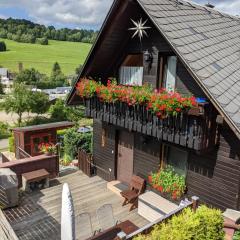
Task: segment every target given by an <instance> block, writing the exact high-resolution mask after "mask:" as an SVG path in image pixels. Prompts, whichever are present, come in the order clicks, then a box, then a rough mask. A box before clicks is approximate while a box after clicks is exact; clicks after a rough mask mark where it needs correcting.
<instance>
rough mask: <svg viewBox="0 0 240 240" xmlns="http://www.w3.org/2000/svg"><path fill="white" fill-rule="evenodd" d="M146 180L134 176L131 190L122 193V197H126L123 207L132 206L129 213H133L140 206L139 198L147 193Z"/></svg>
mask: <svg viewBox="0 0 240 240" xmlns="http://www.w3.org/2000/svg"><path fill="white" fill-rule="evenodd" d="M145 186H146V183H145V180H144V179H143V178H141V177H139V176H135V175H134V176H132V179H131V183H130V189H128V190H126V191H122V192H121V195H122V197H124V202H123V204H122V205H123V206H124V205H126V204H128V203H130V204H132V205H131V207H130V209H129V211H132V210H133V209H134V208H137V206H138V197H139V195H140V194H142V193H143V192H144V191H145Z"/></svg>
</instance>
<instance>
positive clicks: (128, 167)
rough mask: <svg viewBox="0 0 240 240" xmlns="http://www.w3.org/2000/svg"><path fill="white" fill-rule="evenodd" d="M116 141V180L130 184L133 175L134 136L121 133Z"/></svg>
mask: <svg viewBox="0 0 240 240" xmlns="http://www.w3.org/2000/svg"><path fill="white" fill-rule="evenodd" d="M118 139H119V140H118V159H117V179H118V180H119V181H121V182H124V183H130V182H131V178H132V175H133V145H134V134H133V133H129V132H125V131H121V132H119V138H118Z"/></svg>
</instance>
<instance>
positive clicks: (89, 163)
mask: <svg viewBox="0 0 240 240" xmlns="http://www.w3.org/2000/svg"><path fill="white" fill-rule="evenodd" d="M78 166H79V169H80V170H82V172H83V173H84V174H86V175H87V176H88V177H92V176H95V175H98V176H99V177H101V178H103V179H105V180H106V181H112V180H115V177H114V176H112V174H111V173H110V172H108V171H106V170H104V169H103V168H101V167H99V166H97V165H96V164H94V161H93V155H92V154H90V153H87V152H85V151H84V150H82V149H80V148H79V149H78Z"/></svg>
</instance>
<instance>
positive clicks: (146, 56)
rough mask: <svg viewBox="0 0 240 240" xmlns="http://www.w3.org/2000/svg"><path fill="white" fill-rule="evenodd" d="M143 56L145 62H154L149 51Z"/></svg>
mask: <svg viewBox="0 0 240 240" xmlns="http://www.w3.org/2000/svg"><path fill="white" fill-rule="evenodd" d="M143 56H144V61H145V62H148V63H149V62H150V63H151V62H152V60H153V56H152V53H150V52H149V51H148V50H147V51H145V52H144V53H143Z"/></svg>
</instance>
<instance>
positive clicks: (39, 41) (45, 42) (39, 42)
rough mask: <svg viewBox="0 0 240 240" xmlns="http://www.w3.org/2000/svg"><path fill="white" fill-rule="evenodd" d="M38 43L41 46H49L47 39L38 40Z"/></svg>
mask: <svg viewBox="0 0 240 240" xmlns="http://www.w3.org/2000/svg"><path fill="white" fill-rule="evenodd" d="M36 43H37V44H41V45H48V39H47V38H46V37H44V38H37V40H36Z"/></svg>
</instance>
